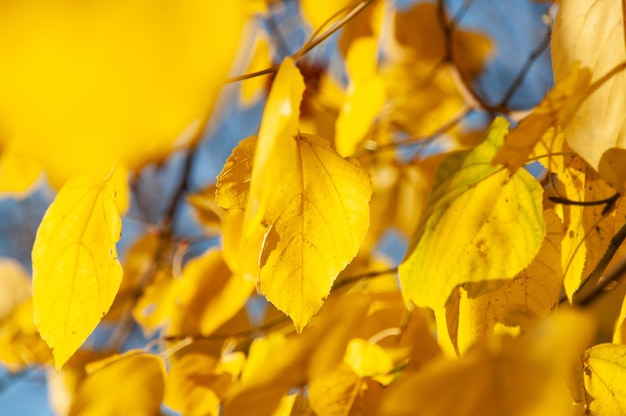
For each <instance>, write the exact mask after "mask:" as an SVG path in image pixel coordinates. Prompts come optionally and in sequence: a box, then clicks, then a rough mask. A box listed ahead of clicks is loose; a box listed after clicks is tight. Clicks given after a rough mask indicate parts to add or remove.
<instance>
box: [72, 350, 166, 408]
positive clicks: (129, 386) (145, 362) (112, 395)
mask: <svg viewBox="0 0 626 416" xmlns="http://www.w3.org/2000/svg"><path fill="white" fill-rule="evenodd" d="M94 364H95V365H93V366H91V367H90V368H88V373H89V374H88V376H87V378H86V379H85V380H84V381H83V382H82V383H81V384H80V386H79V388H78V391H77V392H76V395H75V396H74V400H73V402H72V406H71V408H70V411H69V416H108V415H156V414H159V408H160V406H161V401H162V400H163V393H164V390H165V386H164V375H165V365H164V363H163V360H162V359H161V358H160V357H159V356H157V355H152V354H145V353H142V352H139V351H129V352H127V353H125V354H122V355H119V356H114V357H111V358H108V359H105V360H103V361H101V362H99V363H94Z"/></svg>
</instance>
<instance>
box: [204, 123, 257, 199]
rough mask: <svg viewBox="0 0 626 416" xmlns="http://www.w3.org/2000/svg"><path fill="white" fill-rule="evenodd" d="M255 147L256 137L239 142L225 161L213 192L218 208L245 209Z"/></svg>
mask: <svg viewBox="0 0 626 416" xmlns="http://www.w3.org/2000/svg"><path fill="white" fill-rule="evenodd" d="M264 119H265V118H264ZM256 146H257V138H256V137H254V136H251V137H248V138H245V139H243V140H242V141H240V142H239V144H238V145H237V146H236V147H235V148H234V149H233V152H232V153H231V154H230V156H229V157H228V159H226V163H225V164H224V167H223V168H222V171H221V172H220V174H219V175H218V177H217V185H216V191H215V202H217V204H218V205H219V206H220V207H222V208H224V209H239V210H241V211H244V210H245V209H246V204H247V201H248V193H249V192H250V179H251V175H252V162H253V161H254V157H255V156H254V149H255V148H256Z"/></svg>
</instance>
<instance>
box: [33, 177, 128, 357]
mask: <svg viewBox="0 0 626 416" xmlns="http://www.w3.org/2000/svg"><path fill="white" fill-rule="evenodd" d="M114 195H115V191H114V190H113V188H112V186H111V185H110V184H109V183H108V182H103V181H101V180H95V179H92V178H90V177H87V176H82V175H81V176H77V177H74V178H73V179H71V180H70V181H69V182H68V183H67V184H66V185H65V186H64V187H63V188H62V189H61V190H60V191H59V193H58V195H57V197H56V199H55V200H54V202H53V203H52V204H51V205H50V207H49V208H48V211H47V212H46V214H45V216H44V218H43V220H42V222H41V225H40V226H39V229H38V231H37V237H36V239H35V244H34V246H33V297H34V307H35V310H34V320H35V324H36V325H37V328H38V329H39V333H40V334H41V336H42V338H43V339H44V340H45V341H46V342H47V343H48V345H49V346H50V348H52V351H53V354H54V360H55V365H56V367H57V369H59V368H60V367H61V366H62V365H63V364H64V363H65V362H66V361H67V359H68V358H69V357H70V356H72V354H74V352H75V351H76V350H77V349H78V348H79V347H80V346H81V344H82V343H83V342H84V341H85V339H86V338H87V337H88V336H89V334H90V333H91V332H92V331H93V330H94V329H95V328H96V326H97V325H98V323H99V322H100V320H101V319H102V317H103V316H104V315H105V314H106V313H107V311H108V310H109V307H110V306H111V304H112V303H113V299H114V298H115V295H116V293H117V290H118V288H119V286H120V283H121V281H122V267H121V265H120V263H119V262H118V260H117V250H116V248H115V243H116V242H117V240H119V238H120V233H121V230H122V222H121V220H120V214H119V211H118V208H117V206H116V204H115V200H114Z"/></svg>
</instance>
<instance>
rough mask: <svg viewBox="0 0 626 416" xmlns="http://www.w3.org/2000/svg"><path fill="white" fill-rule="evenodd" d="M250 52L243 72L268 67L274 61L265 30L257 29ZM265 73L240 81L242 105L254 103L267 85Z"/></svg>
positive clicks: (247, 72)
mask: <svg viewBox="0 0 626 416" xmlns="http://www.w3.org/2000/svg"><path fill="white" fill-rule="evenodd" d="M251 49H252V51H251V54H250V58H249V61H248V66H247V67H246V70H245V71H244V73H245V74H251V73H253V72H257V71H261V70H264V69H267V68H270V67H271V66H272V64H273V63H274V61H273V59H272V54H273V48H272V44H271V43H270V41H269V39H268V35H267V33H265V32H261V31H260V30H257V33H256V36H255V37H254V41H253V44H252V46H251ZM267 77H268V76H267V75H265V76H260V77H254V78H250V79H246V80H244V81H242V82H241V90H240V100H241V102H242V104H243V105H244V106H246V107H247V106H250V105H252V104H254V103H256V102H257V101H258V100H259V99H260V98H261V96H262V95H263V94H262V93H263V92H264V90H265V89H266V88H267V87H268V86H269V83H268V79H267Z"/></svg>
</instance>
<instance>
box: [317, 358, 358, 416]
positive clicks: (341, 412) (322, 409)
mask: <svg viewBox="0 0 626 416" xmlns="http://www.w3.org/2000/svg"><path fill="white" fill-rule="evenodd" d="M362 385H363V381H362V380H361V377H359V376H358V375H357V374H355V373H354V370H352V369H351V368H350V367H349V366H348V365H346V364H340V365H339V366H337V368H336V369H335V370H334V371H332V372H331V373H329V374H326V375H324V376H321V377H318V378H315V379H313V380H311V383H310V385H309V401H310V403H311V407H312V408H313V410H314V411H315V412H316V414H318V415H328V416H347V415H348V414H350V409H351V408H352V405H353V404H354V401H355V399H356V398H357V396H358V394H359V393H360V391H361V388H362Z"/></svg>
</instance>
